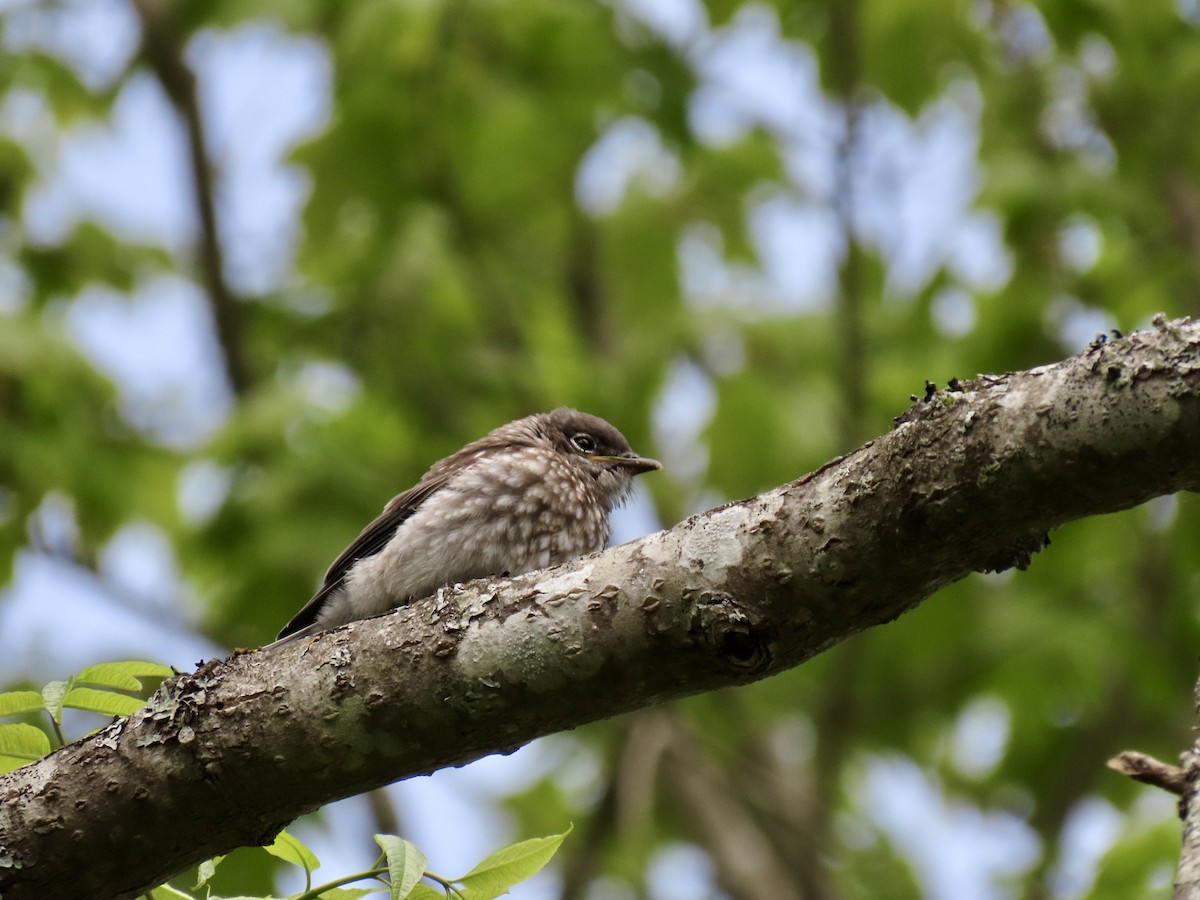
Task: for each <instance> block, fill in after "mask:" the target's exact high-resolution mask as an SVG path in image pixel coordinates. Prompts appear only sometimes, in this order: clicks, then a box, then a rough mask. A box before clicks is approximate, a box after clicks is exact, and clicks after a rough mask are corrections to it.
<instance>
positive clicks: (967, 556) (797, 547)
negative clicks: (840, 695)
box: [0, 321, 1200, 900]
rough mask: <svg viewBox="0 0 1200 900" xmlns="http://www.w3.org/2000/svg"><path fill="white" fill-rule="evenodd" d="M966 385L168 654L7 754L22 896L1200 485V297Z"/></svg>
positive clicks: (1022, 555)
mask: <svg viewBox="0 0 1200 900" xmlns="http://www.w3.org/2000/svg"><path fill="white" fill-rule="evenodd" d="M961 388H962V389H961V390H957V391H951V390H947V391H943V392H940V393H938V394H936V395H934V396H933V397H932V398H931V400H929V401H928V402H924V401H921V402H918V403H916V404H915V405H914V406H913V407H912V409H910V410H909V412H908V413H906V414H905V415H904V416H902V417H901V419H900V420H898V421H897V426H896V428H895V429H894V430H893V431H891V432H890V433H889V434H887V435H885V436H883V437H881V438H878V439H877V440H875V441H872V442H871V443H869V444H867V445H865V446H863V447H861V448H859V449H858V450H856V451H854V452H853V453H850V454H848V455H846V456H844V457H841V458H839V459H836V460H833V461H832V462H830V463H828V464H827V465H825V466H824V467H822V468H821V469H820V470H818V471H817V472H814V473H812V474H810V475H806V476H804V477H803V478H800V479H799V480H797V481H795V482H792V483H791V484H787V485H784V486H782V487H780V488H777V489H775V490H772V491H769V492H767V493H765V494H762V495H760V496H757V497H753V498H751V499H749V500H745V501H742V502H739V503H733V504H729V505H728V506H724V507H721V508H719V509H715V510H712V511H710V512H707V513H704V514H703V515H700V516H695V517H693V518H691V519H688V520H687V521H685V522H682V523H681V524H679V525H678V526H676V527H675V528H673V529H671V530H670V531H666V532H662V533H659V534H655V535H651V536H649V537H647V538H644V539H642V540H639V541H635V542H633V543H630V544H626V545H624V546H621V547H617V548H614V549H612V550H609V551H606V552H604V553H602V554H598V555H595V556H591V557H587V558H584V559H581V560H579V561H577V562H574V563H572V564H569V565H566V566H561V567H559V568H556V569H552V570H548V571H544V572H535V573H531V574H529V575H526V576H523V577H520V578H514V579H511V580H500V579H496V580H484V581H482V582H475V583H472V584H470V585H467V586H465V587H456V588H454V589H448V590H445V591H442V592H439V594H438V595H437V596H436V597H432V598H429V599H427V600H425V601H422V602H419V603H416V604H413V605H412V606H410V607H407V608H404V609H400V610H396V611H394V612H392V613H389V614H388V615H386V616H383V617H380V618H377V619H372V620H369V621H366V622H359V623H355V624H352V625H349V626H347V627H344V628H341V629H338V630H337V631H333V632H329V633H326V634H323V635H321V636H319V637H318V638H316V639H314V640H312V641H311V642H309V641H305V642H297V643H294V644H291V645H287V646H284V647H281V648H276V649H272V650H261V651H255V652H246V653H236V654H234V655H233V656H231V657H230V658H229V659H226V660H223V661H220V662H213V663H209V664H207V665H205V666H203V667H202V668H201V669H200V670H199V671H197V672H193V673H189V674H184V675H180V676H178V677H176V678H173V679H171V680H170V681H169V682H167V683H166V684H164V686H163V688H162V690H161V691H160V692H159V693H158V694H157V695H156V696H155V697H154V698H153V699H152V700H151V702H150V704H149V705H148V706H147V707H146V708H145V709H144V710H142V711H141V712H138V713H134V714H133V715H131V716H129V717H128V718H126V719H123V720H119V721H117V722H115V723H114V724H113V725H111V726H109V727H108V728H106V729H105V730H104V731H102V732H100V733H98V734H96V735H93V736H92V737H90V738H87V739H85V740H82V741H79V742H77V743H75V744H72V745H70V746H68V747H64V748H63V749H61V750H59V751H57V752H55V753H53V754H52V755H50V756H49V757H47V758H46V759H44V760H42V761H40V762H38V763H35V764H33V765H30V766H27V767H25V768H23V769H20V770H18V771H16V772H14V773H11V774H9V775H7V776H5V777H3V778H0V897H3V898H4V900H20V898H35V897H36V898H43V897H89V898H102V897H129V896H132V895H134V894H136V893H138V892H139V891H142V890H144V889H146V888H147V887H149V886H151V885H154V884H156V883H158V882H160V881H162V880H163V879H165V878H166V877H168V876H170V875H171V874H173V873H175V872H178V871H179V870H181V869H183V868H185V867H187V866H189V865H192V864H194V863H196V862H198V861H200V860H202V859H205V858H207V857H209V856H212V855H214V854H217V853H223V852H226V851H228V850H230V849H232V848H234V847H237V846H240V845H245V844H255V843H262V842H265V841H269V840H270V839H271V838H272V836H273V835H274V834H275V833H276V832H277V831H278V829H279V828H280V827H282V826H283V825H285V824H286V823H288V822H289V821H291V820H292V819H294V818H295V817H296V816H299V815H301V814H303V813H306V812H309V811H311V810H314V809H316V808H318V807H319V806H321V805H322V804H324V803H327V802H329V801H331V800H334V799H336V798H338V797H344V796H347V795H350V794H355V793H358V792H360V791H365V790H368V789H370V788H374V787H377V786H379V785H382V784H386V783H388V782H391V781H394V780H396V779H399V778H405V777H408V776H411V775H416V774H420V773H425V772H430V771H433V770H435V769H438V768H442V767H444V766H452V765H461V764H463V763H465V762H468V761H469V760H472V759H476V758H478V757H480V756H483V755H485V754H489V753H497V752H500V753H507V752H510V751H512V750H514V749H516V748H517V747H519V746H521V745H522V744H525V743H527V742H528V741H530V740H532V739H534V738H536V737H538V736H540V735H544V734H549V733H552V732H555V731H561V730H564V729H568V728H573V727H576V726H578V725H582V724H584V723H585V722H591V721H594V720H597V719H603V718H606V717H609V716H614V715H617V714H619V713H622V712H626V711H629V710H633V709H637V708H639V707H645V706H649V705H651V704H654V703H658V702H661V701H664V700H668V699H671V698H675V697H682V696H685V695H688V694H694V693H697V692H700V691H707V690H711V689H714V688H718V687H726V686H730V685H737V684H744V683H747V682H750V681H754V680H756V679H760V678H764V677H766V676H768V675H771V674H773V673H775V672H779V671H781V670H783V669H786V668H789V667H792V666H796V665H799V664H800V663H802V662H804V661H805V660H807V659H809V658H811V657H812V656H814V655H815V654H817V653H820V652H821V651H823V650H825V649H827V648H828V647H830V646H832V645H833V644H835V643H837V642H838V641H841V640H843V639H845V638H846V637H848V636H850V635H852V634H854V633H856V632H858V631H861V630H863V629H865V628H869V627H871V626H874V625H878V624H881V623H884V622H888V621H890V620H892V619H894V618H896V617H897V616H899V615H900V614H901V613H903V612H905V611H906V610H908V609H911V608H912V607H913V606H915V605H916V604H918V603H920V602H921V601H922V600H923V599H924V598H926V597H928V596H929V595H930V594H932V593H933V592H934V591H936V590H937V589H938V588H940V587H942V586H944V585H947V584H950V583H951V582H953V581H956V580H958V579H960V578H963V577H964V576H966V575H967V574H969V573H971V572H976V571H986V570H995V569H1003V568H1007V567H1010V566H1017V567H1024V566H1025V565H1027V564H1028V563H1029V560H1030V557H1031V555H1032V554H1033V553H1034V552H1036V551H1037V550H1039V549H1040V548H1041V547H1042V546H1043V545H1044V543H1045V539H1046V535H1047V533H1048V532H1049V531H1050V530H1051V529H1053V528H1054V527H1056V526H1058V525H1061V524H1063V523H1064V522H1067V521H1070V520H1072V519H1077V518H1080V517H1083V516H1089V515H1095V514H1098V513H1106V512H1112V511H1115V510H1119V509H1124V508H1127V507H1130V506H1133V505H1135V504H1137V503H1141V502H1142V501H1144V500H1147V499H1149V498H1151V497H1155V496H1158V495H1161V494H1167V493H1171V492H1174V491H1178V490H1195V489H1197V487H1198V486H1200V452H1197V448H1200V324H1197V323H1194V322H1188V321H1179V322H1172V323H1167V322H1162V321H1158V322H1156V327H1155V328H1154V329H1153V330H1150V331H1147V332H1143V333H1139V334H1135V335H1132V336H1131V337H1129V338H1125V339H1121V340H1116V341H1112V342H1109V343H1107V344H1104V345H1097V346H1095V347H1093V348H1092V349H1090V350H1088V351H1086V352H1084V353H1082V354H1080V355H1078V356H1076V357H1073V358H1071V359H1068V360H1066V361H1064V362H1062V363H1058V364H1055V365H1050V366H1043V367H1041V368H1038V369H1034V370H1032V371H1028V372H1020V373H1014V374H1010V375H1004V376H998V377H991V376H987V377H980V378H978V379H976V380H974V381H971V382H969V383H964V384H963V385H962V386H961Z"/></svg>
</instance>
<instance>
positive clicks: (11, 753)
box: [0, 722, 50, 772]
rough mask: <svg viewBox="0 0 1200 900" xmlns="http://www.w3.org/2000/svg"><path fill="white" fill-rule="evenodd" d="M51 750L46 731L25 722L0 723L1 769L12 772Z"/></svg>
mask: <svg viewBox="0 0 1200 900" xmlns="http://www.w3.org/2000/svg"><path fill="white" fill-rule="evenodd" d="M49 752H50V738H48V737H46V732H44V731H42V730H41V729H40V728H35V727H34V726H32V725H27V724H25V723H24V722H17V723H15V724H13V725H0V771H3V772H11V771H12V770H13V769H17V768H20V767H21V766H23V765H25V764H26V763H31V762H33V761H34V760H38V759H41V758H42V757H43V756H45V755H46V754H47V753H49Z"/></svg>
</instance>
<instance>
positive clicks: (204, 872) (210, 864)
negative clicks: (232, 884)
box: [192, 856, 225, 891]
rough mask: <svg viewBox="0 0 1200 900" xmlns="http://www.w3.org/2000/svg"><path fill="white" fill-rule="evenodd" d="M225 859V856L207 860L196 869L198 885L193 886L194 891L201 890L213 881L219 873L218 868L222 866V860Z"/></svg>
mask: <svg viewBox="0 0 1200 900" xmlns="http://www.w3.org/2000/svg"><path fill="white" fill-rule="evenodd" d="M224 858H225V857H224V856H214V857H213V858H212V859H206V860H205V861H204V862H202V863H200V865H198V866H197V867H196V883H195V884H194V885H192V890H193V891H195V890H199V889H200V888H202V887H204V885H206V884H207V883H208V882H209V881H210V880H212V877H213V875H215V874H216V873H217V866H219V865H220V864H221V860H223V859H224Z"/></svg>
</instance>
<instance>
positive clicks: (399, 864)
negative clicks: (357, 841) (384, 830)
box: [375, 834, 427, 900]
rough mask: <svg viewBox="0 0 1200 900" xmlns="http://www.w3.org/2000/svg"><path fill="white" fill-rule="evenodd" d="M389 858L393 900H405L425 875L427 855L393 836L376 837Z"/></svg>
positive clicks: (413, 845)
mask: <svg viewBox="0 0 1200 900" xmlns="http://www.w3.org/2000/svg"><path fill="white" fill-rule="evenodd" d="M375 843H377V844H378V845H379V846H380V847H382V848H383V853H384V856H385V857H386V858H387V867H388V879H389V883H390V886H391V900H404V898H405V897H407V896H408V895H409V894H410V893H411V891H412V889H413V886H414V885H416V884H417V882H419V881H420V880H421V876H422V875H423V874H425V864H426V862H427V860H426V858H425V854H424V853H422V852H421V851H420V850H419V849H418V848H417V846H416V845H415V844H413V843H411V842H410V841H406V840H404V838H399V837H396V836H395V835H392V834H377V835H375Z"/></svg>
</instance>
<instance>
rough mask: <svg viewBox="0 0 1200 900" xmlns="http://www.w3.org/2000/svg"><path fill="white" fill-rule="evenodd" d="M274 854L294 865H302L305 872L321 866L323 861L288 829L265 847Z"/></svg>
mask: <svg viewBox="0 0 1200 900" xmlns="http://www.w3.org/2000/svg"><path fill="white" fill-rule="evenodd" d="M263 849H264V850H266V851H267V852H268V853H270V854H271V855H272V856H274V857H277V858H279V859H282V860H283V861H284V862H287V863H291V864H292V865H293V866H300V868H302V869H304V871H305V872H311V871H312V870H313V869H317V868H320V865H321V861H320V860H319V859H317V855H316V854H315V853H313V852H312V851H311V850H309V849H308V847H306V846H305V845H304V842H303V841H301V840H300V839H299V838H297V837H292V835H290V834H288V833H287V832H286V831H281V832H279V834H278V836H276V838H275V840H274V842H272V843H271V844H268V845H267V846H266V847H263Z"/></svg>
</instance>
